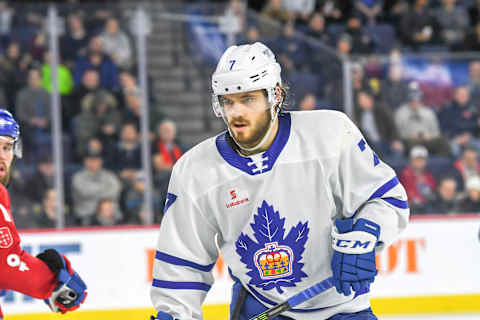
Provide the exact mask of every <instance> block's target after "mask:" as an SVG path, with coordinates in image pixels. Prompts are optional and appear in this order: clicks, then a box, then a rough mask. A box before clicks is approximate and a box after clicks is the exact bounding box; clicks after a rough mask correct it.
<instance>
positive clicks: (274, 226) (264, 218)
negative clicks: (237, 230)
mask: <svg viewBox="0 0 480 320" xmlns="http://www.w3.org/2000/svg"><path fill="white" fill-rule="evenodd" d="M250 226H251V227H252V230H253V232H254V233H253V235H254V236H255V239H256V240H257V242H255V241H254V240H252V239H250V237H249V236H247V235H246V234H244V233H242V234H240V236H239V237H238V239H237V241H236V242H235V246H236V252H237V254H238V255H239V256H240V257H241V258H240V261H242V262H243V263H244V264H245V265H246V266H247V267H248V269H250V271H249V272H247V274H248V275H249V276H250V281H249V284H251V285H255V286H256V287H258V288H261V289H263V290H271V289H273V288H275V289H277V291H278V292H279V293H283V290H282V287H294V286H296V285H295V283H297V282H300V281H301V279H302V278H305V277H307V274H306V273H305V272H303V271H302V268H303V265H304V264H303V263H301V262H300V260H301V259H302V254H303V251H304V250H305V242H306V241H307V240H308V232H309V231H310V230H309V228H308V222H305V223H301V222H299V223H298V224H297V225H296V226H294V227H292V228H291V229H290V231H289V232H288V234H287V236H286V237H285V238H284V235H285V227H284V226H285V218H280V214H279V212H278V211H275V209H274V208H273V206H270V205H268V203H267V202H266V201H263V202H262V206H261V207H259V208H258V209H257V214H255V215H254V223H251V224H250Z"/></svg>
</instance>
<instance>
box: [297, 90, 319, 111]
mask: <svg viewBox="0 0 480 320" xmlns="http://www.w3.org/2000/svg"><path fill="white" fill-rule="evenodd" d="M298 109H299V110H302V111H308V110H315V109H317V97H316V96H315V94H313V93H307V94H306V95H305V96H304V97H303V98H302V100H301V101H300V103H299V104H298Z"/></svg>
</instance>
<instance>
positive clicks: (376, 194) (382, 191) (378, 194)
mask: <svg viewBox="0 0 480 320" xmlns="http://www.w3.org/2000/svg"><path fill="white" fill-rule="evenodd" d="M399 183H400V182H399V181H398V178H397V177H396V176H395V177H393V178H392V179H390V180H388V181H387V182H386V183H385V184H384V185H382V186H381V187H380V188H378V189H377V191H375V192H374V193H373V194H372V195H371V196H370V198H368V200H372V199H374V198H380V197H382V196H383V195H384V194H385V193H387V192H388V191H390V190H392V189H393V188H395V186H396V185H397V184H399Z"/></svg>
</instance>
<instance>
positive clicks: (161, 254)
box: [155, 250, 215, 272]
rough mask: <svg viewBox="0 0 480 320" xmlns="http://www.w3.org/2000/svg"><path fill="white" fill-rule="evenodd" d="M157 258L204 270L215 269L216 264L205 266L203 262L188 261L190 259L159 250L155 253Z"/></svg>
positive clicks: (177, 264)
mask: <svg viewBox="0 0 480 320" xmlns="http://www.w3.org/2000/svg"><path fill="white" fill-rule="evenodd" d="M155 259H157V260H160V261H163V262H166V263H170V264H174V265H176V266H184V267H191V268H194V269H197V270H200V271H204V272H209V271H211V270H212V269H213V266H215V262H214V263H212V264H209V265H206V266H205V265H201V264H198V263H195V262H192V261H188V260H185V259H182V258H178V257H175V256H172V255H169V254H167V253H164V252H160V251H158V250H157V252H156V253H155Z"/></svg>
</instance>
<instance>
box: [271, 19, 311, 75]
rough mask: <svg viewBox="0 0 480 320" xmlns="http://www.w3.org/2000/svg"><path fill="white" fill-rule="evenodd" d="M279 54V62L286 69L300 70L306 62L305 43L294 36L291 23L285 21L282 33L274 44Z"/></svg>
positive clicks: (293, 28)
mask: <svg viewBox="0 0 480 320" xmlns="http://www.w3.org/2000/svg"><path fill="white" fill-rule="evenodd" d="M275 45H276V47H277V50H278V54H279V62H280V64H281V65H282V67H283V68H284V69H286V70H288V71H296V70H302V71H303V69H304V68H305V67H306V64H307V60H308V59H307V45H306V44H305V42H304V41H303V39H300V38H299V37H296V36H295V27H294V25H293V23H286V24H285V26H284V28H283V35H282V36H281V37H280V38H279V39H278V40H277V43H276V44H275Z"/></svg>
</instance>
